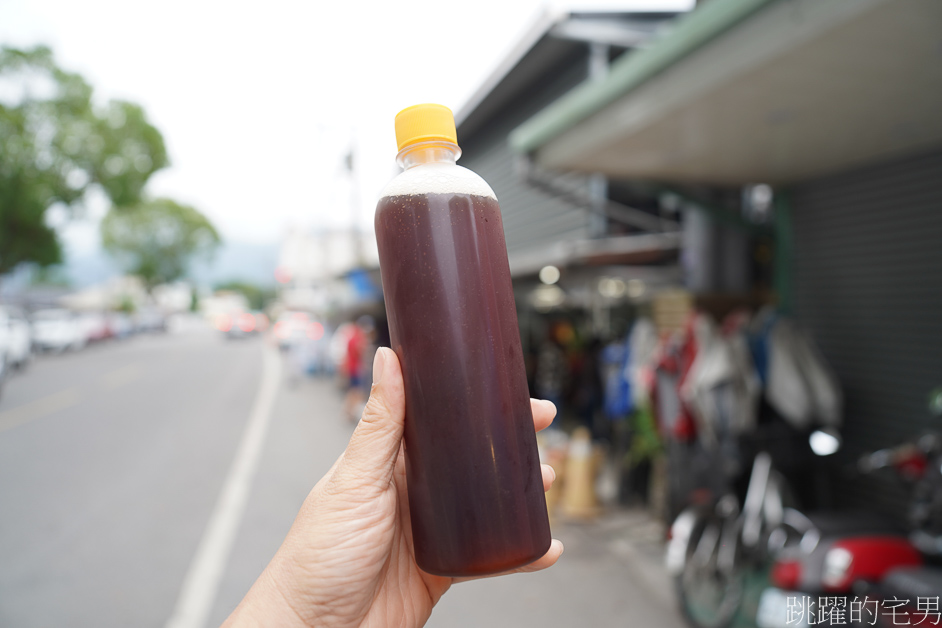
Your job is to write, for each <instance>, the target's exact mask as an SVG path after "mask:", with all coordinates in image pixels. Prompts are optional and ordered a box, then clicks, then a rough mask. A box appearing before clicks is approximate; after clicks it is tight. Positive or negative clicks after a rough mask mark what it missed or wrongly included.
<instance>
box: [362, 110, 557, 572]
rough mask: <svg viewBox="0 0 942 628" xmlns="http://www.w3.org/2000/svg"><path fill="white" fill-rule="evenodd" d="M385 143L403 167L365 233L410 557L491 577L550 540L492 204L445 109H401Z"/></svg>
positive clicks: (528, 558) (428, 565) (541, 550)
mask: <svg viewBox="0 0 942 628" xmlns="http://www.w3.org/2000/svg"><path fill="white" fill-rule="evenodd" d="M396 139H397V141H398V143H399V154H398V156H397V162H398V163H399V165H400V166H402V168H403V169H404V171H403V172H402V173H401V174H399V176H398V177H396V178H395V179H393V181H392V182H390V183H389V185H387V186H386V188H385V190H384V191H383V193H382V197H381V199H380V201H379V204H378V205H377V208H376V239H377V243H378V245H379V258H380V268H381V271H382V277H383V292H384V294H385V299H386V310H387V314H388V317H389V332H390V337H391V340H392V347H393V349H394V350H395V351H396V353H397V355H398V356H399V360H400V363H401V364H402V371H403V377H404V379H405V391H406V425H405V455H406V468H407V474H408V493H409V511H410V514H411V520H412V535H413V540H414V546H415V557H416V561H417V563H418V565H419V566H420V567H421V568H422V569H423V570H425V571H427V572H429V573H433V574H438V575H446V576H470V575H481V574H488V573H496V572H500V571H504V570H507V569H512V568H515V567H519V566H521V565H525V564H527V563H529V562H532V561H534V560H536V559H537V558H539V557H540V556H542V555H543V554H545V553H546V551H547V550H548V549H549V546H550V541H551V538H550V528H549V521H548V518H547V512H546V501H545V498H544V495H543V482H542V475H541V471H540V464H539V454H538V452H537V444H536V436H535V434H534V429H533V416H532V414H531V410H530V399H529V392H528V388H527V380H526V373H525V371H524V363H523V350H522V348H521V345H520V332H519V328H518V326H517V312H516V308H515V306H514V297H513V287H512V285H511V279H510V266H509V264H508V261H507V246H506V244H505V242H504V230H503V225H502V223H501V215H500V207H499V206H498V204H497V198H496V196H495V195H494V192H493V191H492V190H491V188H490V186H488V185H487V183H486V182H485V181H484V180H483V179H482V178H481V177H479V176H478V175H476V174H475V173H473V172H471V171H470V170H468V169H466V168H462V167H461V166H458V165H456V164H455V161H456V160H457V159H458V157H459V156H460V155H461V151H460V149H459V148H458V145H457V138H456V133H455V123H454V118H453V116H452V113H451V111H450V110H449V109H448V108H446V107H443V106H441V105H431V104H426V105H415V106H413V107H409V108H407V109H404V110H403V111H401V112H399V114H398V115H397V116H396Z"/></svg>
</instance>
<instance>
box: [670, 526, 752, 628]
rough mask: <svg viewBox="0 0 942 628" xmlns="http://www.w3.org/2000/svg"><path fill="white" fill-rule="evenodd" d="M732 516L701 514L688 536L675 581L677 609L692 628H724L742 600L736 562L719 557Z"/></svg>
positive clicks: (741, 584)
mask: <svg viewBox="0 0 942 628" xmlns="http://www.w3.org/2000/svg"><path fill="white" fill-rule="evenodd" d="M735 523H736V522H735V520H734V519H722V518H718V517H704V518H702V519H701V520H699V521H698V522H697V523H696V524H695V526H694V529H693V531H692V533H691V535H690V542H689V543H688V545H687V555H686V560H685V562H684V568H683V571H682V572H681V573H680V574H679V575H678V576H676V578H675V584H676V587H677V596H678V599H679V601H680V609H681V612H682V613H683V616H684V618H685V619H686V620H687V622H688V623H689V624H690V625H691V626H693V627H694V628H726V626H728V625H729V624H730V623H731V622H732V621H733V617H735V615H736V611H737V610H738V609H739V606H740V604H741V602H742V592H743V577H742V574H741V573H740V572H739V569H738V568H737V565H736V563H735V562H734V564H733V565H732V566H728V565H727V566H724V565H723V563H724V562H726V561H723V560H721V552H724V553H725V552H728V551H729V548H728V547H727V548H726V550H725V551H724V549H723V544H724V539H728V538H729V537H730V536H731V535H730V534H729V531H728V528H729V527H730V526H733V525H735Z"/></svg>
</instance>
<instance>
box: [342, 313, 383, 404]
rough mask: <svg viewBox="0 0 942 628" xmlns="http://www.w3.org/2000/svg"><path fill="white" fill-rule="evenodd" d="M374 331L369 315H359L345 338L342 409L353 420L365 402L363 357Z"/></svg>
mask: <svg viewBox="0 0 942 628" xmlns="http://www.w3.org/2000/svg"><path fill="white" fill-rule="evenodd" d="M374 333H375V325H374V323H373V319H372V317H370V316H361V317H360V318H358V319H357V322H356V325H354V326H353V328H352V329H351V330H350V336H349V338H348V339H347V352H346V355H345V357H344V362H343V369H344V373H345V375H346V376H347V394H346V397H345V398H344V402H343V409H344V414H346V416H347V420H349V421H350V422H355V421H356V420H357V417H358V416H359V415H360V413H361V411H362V410H363V405H364V404H365V403H366V392H365V386H368V384H365V381H366V375H367V374H366V373H365V372H364V362H365V357H366V356H367V355H369V354H368V353H367V352H368V351H369V350H370V343H371V342H372V336H373V334H374Z"/></svg>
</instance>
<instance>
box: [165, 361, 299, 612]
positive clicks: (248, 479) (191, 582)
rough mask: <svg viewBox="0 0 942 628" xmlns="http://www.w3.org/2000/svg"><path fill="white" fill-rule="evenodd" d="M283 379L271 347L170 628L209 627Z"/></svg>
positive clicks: (184, 581)
mask: <svg viewBox="0 0 942 628" xmlns="http://www.w3.org/2000/svg"><path fill="white" fill-rule="evenodd" d="M280 380H281V360H280V358H279V357H278V354H277V353H276V352H275V350H274V349H272V348H270V347H268V346H266V347H265V353H264V358H263V362H262V383H261V385H260V386H259V390H258V395H257V396H256V397H255V405H254V406H253V407H252V414H251V415H250V417H249V422H248V424H247V425H246V426H245V431H244V432H243V434H242V441H241V442H240V443H239V448H238V450H237V451H236V455H235V459H233V461H232V466H231V467H230V468H229V474H228V475H227V476H226V481H225V483H224V484H223V487H222V492H221V493H220V494H219V499H218V501H217V502H216V506H215V508H214V509H213V513H212V515H211V516H210V518H209V523H208V524H207V525H206V530H205V531H204V532H203V538H202V539H200V544H199V547H197V550H196V555H195V556H194V557H193V562H192V563H190V568H189V570H188V571H187V574H186V578H184V580H183V587H182V589H181V591H180V597H179V598H178V599H177V604H176V607H175V609H174V611H173V615H171V617H170V619H169V620H168V621H167V624H166V627H167V628H203V627H204V626H205V625H206V620H207V619H208V618H209V613H210V611H211V610H212V607H213V603H214V602H215V601H216V594H217V592H218V590H219V583H220V581H221V580H222V576H223V570H224V569H225V567H226V564H227V563H228V561H229V554H230V552H231V551H232V544H233V543H234V542H235V537H236V532H238V529H239V524H240V523H241V522H242V516H243V514H244V513H245V505H246V502H247V500H248V496H249V489H250V488H251V486H252V479H253V478H254V476H255V471H256V469H257V467H258V460H259V456H260V454H261V452H262V445H263V444H264V442H265V435H266V433H267V432H268V426H269V424H270V423H271V414H272V408H273V406H274V404H275V395H276V393H277V391H278V383H279V382H280Z"/></svg>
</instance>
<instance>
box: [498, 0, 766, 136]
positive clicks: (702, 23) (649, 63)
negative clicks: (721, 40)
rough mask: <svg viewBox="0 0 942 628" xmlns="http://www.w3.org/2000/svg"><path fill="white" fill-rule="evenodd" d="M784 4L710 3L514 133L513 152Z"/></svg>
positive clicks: (763, 0) (572, 123) (560, 129)
mask: <svg viewBox="0 0 942 628" xmlns="http://www.w3.org/2000/svg"><path fill="white" fill-rule="evenodd" d="M777 1H779V0H711V1H710V2H707V3H705V4H704V5H703V6H700V7H698V8H696V9H694V10H693V11H691V12H690V13H688V14H687V15H685V16H683V17H682V18H680V19H678V21H677V24H676V25H675V26H674V27H673V30H671V32H670V33H668V34H667V35H665V36H664V37H663V38H661V39H658V40H655V41H654V42H653V43H652V44H651V47H650V48H643V49H641V50H637V51H635V52H632V53H630V54H628V55H625V56H624V57H623V58H621V59H618V60H616V61H615V62H614V63H613V64H612V65H611V67H610V68H609V72H608V74H607V75H606V76H605V78H603V79H601V80H595V81H593V80H588V81H586V82H584V83H582V84H581V85H579V86H578V87H576V88H574V89H573V90H572V91H570V92H569V93H567V94H566V95H564V96H562V97H561V98H559V99H558V100H556V101H555V102H553V103H552V104H550V105H548V106H547V107H546V108H544V109H543V110H541V111H540V112H539V113H537V114H536V115H534V116H533V117H532V118H530V119H529V120H527V121H526V122H524V123H523V124H521V125H520V126H518V127H517V128H516V129H514V130H513V131H511V133H510V136H509V141H510V146H511V148H512V149H513V150H514V151H516V152H518V153H529V152H532V151H534V150H536V149H538V148H540V147H541V146H543V145H544V144H546V143H547V142H549V141H550V140H552V139H554V138H555V137H557V136H559V135H561V134H562V133H564V132H565V131H567V130H569V129H570V128H572V127H573V126H575V125H576V124H578V123H579V122H582V121H583V120H585V119H586V118H588V117H589V116H591V115H592V114H594V113H596V112H598V111H599V110H601V109H602V108H604V107H605V106H607V105H609V104H611V103H612V102H614V101H615V100H616V99H618V97H619V96H621V95H623V94H625V93H627V92H629V91H631V90H632V89H634V88H635V87H637V86H639V85H641V84H642V83H644V82H645V81H647V80H648V79H649V78H651V77H653V76H655V75H656V74H657V73H659V72H661V71H662V70H664V69H666V68H668V67H670V66H671V65H673V64H674V63H676V62H678V61H680V60H681V59H683V58H684V57H686V56H687V55H689V54H691V53H692V52H694V51H695V50H696V49H697V48H699V47H700V46H703V45H704V44H706V43H707V42H709V41H710V40H712V39H714V38H715V37H717V36H719V35H720V34H722V33H723V32H725V31H726V30H728V29H730V28H732V27H733V26H735V25H736V24H737V23H739V22H740V21H742V20H744V19H746V18H747V17H749V16H750V15H752V14H753V13H755V12H756V11H758V10H759V9H761V8H762V7H763V6H765V5H767V4H770V3H772V2H777Z"/></svg>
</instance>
